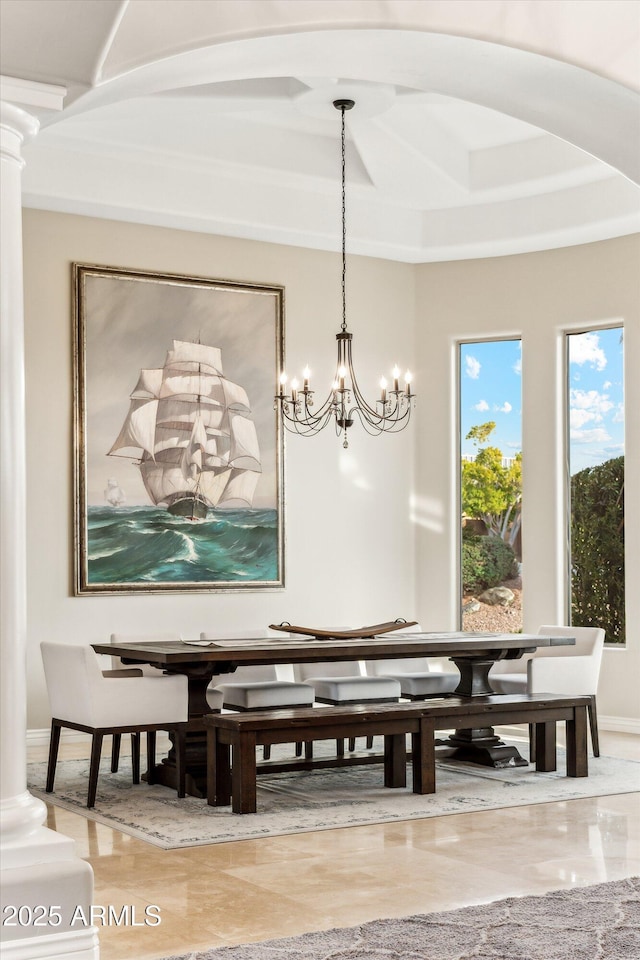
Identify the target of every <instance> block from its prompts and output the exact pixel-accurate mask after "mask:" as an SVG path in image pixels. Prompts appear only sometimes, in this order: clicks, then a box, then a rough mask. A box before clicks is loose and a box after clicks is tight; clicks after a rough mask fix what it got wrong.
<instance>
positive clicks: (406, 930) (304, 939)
mask: <svg viewBox="0 0 640 960" xmlns="http://www.w3.org/2000/svg"><path fill="white" fill-rule="evenodd" d="M639 957H640V878H639V877H632V878H630V879H628V880H617V881H615V882H614V883H599V884H596V885H595V886H591V887H578V888H574V889H573V890H557V891H554V892H553V893H547V894H546V895H545V896H542V897H509V898H508V899H506V900H496V901H495V902H494V903H487V904H481V905H478V906H473V907H463V908H462V909H460V910H449V911H447V912H446V913H425V914H418V915H417V916H413V917H403V918H401V919H399V920H374V921H372V922H370V923H363V924H361V925H360V926H358V927H348V928H344V929H342V930H323V931H322V932H320V933H305V934H304V935H303V936H301V937H287V938H286V939H284V940H267V941H264V942H263V943H249V944H244V945H242V946H237V947H218V948H217V949H214V950H205V951H204V952H203V951H201V950H200V951H197V952H196V953H185V954H182V955H181V956H179V957H178V956H173V957H165V960H332V958H333V960H638V958H639Z"/></svg>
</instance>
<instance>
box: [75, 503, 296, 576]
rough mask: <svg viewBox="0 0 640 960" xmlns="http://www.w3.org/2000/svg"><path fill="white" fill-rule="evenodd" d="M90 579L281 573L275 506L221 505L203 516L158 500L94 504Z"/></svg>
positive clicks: (89, 540) (90, 526) (90, 528)
mask: <svg viewBox="0 0 640 960" xmlns="http://www.w3.org/2000/svg"><path fill="white" fill-rule="evenodd" d="M87 514H88V515H87V544H88V557H87V568H88V580H89V583H90V584H149V585H152V584H175V585H178V584H180V583H213V584H215V583H237V584H240V583H250V582H261V583H264V582H265V581H266V582H274V583H275V582H277V581H278V517H277V512H276V511H275V510H253V509H252V510H220V511H213V510H211V511H210V512H209V515H208V516H207V518H206V519H204V520H199V521H191V520H187V519H185V518H184V517H174V516H172V515H171V514H170V513H168V512H167V511H166V510H164V509H160V508H157V507H89V509H88V512H87Z"/></svg>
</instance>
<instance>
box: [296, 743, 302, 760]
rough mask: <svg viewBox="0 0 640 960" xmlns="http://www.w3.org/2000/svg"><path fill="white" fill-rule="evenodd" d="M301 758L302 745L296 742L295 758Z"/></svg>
mask: <svg viewBox="0 0 640 960" xmlns="http://www.w3.org/2000/svg"><path fill="white" fill-rule="evenodd" d="M301 756H302V743H301V742H300V741H299V740H298V742H297V743H296V757H301Z"/></svg>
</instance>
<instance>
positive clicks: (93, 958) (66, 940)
mask: <svg viewBox="0 0 640 960" xmlns="http://www.w3.org/2000/svg"><path fill="white" fill-rule="evenodd" d="M0 890H1V894H0V906H1V908H2V919H3V927H2V936H3V942H2V944H0V958H2V960H71V958H73V960H99V956H100V951H99V945H98V931H97V928H96V927H92V926H89V925H87V921H86V918H90V917H91V900H92V894H93V870H92V869H91V867H90V865H89V864H88V863H87V862H86V861H84V860H80V859H73V860H62V861H59V862H57V863H53V862H52V863H39V864H31V865H29V866H27V867H15V868H12V869H3V870H2V871H0ZM21 907H22V908H23V909H22V910H21V909H20V908H21ZM11 908H15V911H14V910H13V909H11Z"/></svg>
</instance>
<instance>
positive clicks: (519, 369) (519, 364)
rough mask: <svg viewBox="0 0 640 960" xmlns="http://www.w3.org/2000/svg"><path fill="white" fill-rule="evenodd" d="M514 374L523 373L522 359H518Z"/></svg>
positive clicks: (514, 366)
mask: <svg viewBox="0 0 640 960" xmlns="http://www.w3.org/2000/svg"><path fill="white" fill-rule="evenodd" d="M513 372H514V373H517V374H521V373H522V357H518V359H517V360H516V362H515V363H514V365H513Z"/></svg>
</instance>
